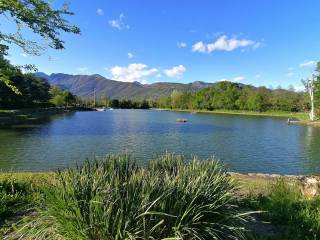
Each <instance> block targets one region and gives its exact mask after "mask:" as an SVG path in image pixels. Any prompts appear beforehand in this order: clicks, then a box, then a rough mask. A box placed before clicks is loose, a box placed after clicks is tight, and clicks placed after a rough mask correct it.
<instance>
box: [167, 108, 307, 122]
mask: <svg viewBox="0 0 320 240" xmlns="http://www.w3.org/2000/svg"><path fill="white" fill-rule="evenodd" d="M163 110H166V111H175V112H190V113H212V114H231V115H247V116H265V117H283V118H296V119H299V120H305V121H307V120H308V113H305V112H281V111H267V112H254V111H242V110H212V111H209V110H192V109H169V108H166V109H163Z"/></svg>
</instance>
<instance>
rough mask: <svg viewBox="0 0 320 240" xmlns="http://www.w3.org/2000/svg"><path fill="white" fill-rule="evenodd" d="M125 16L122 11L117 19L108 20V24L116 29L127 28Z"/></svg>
mask: <svg viewBox="0 0 320 240" xmlns="http://www.w3.org/2000/svg"><path fill="white" fill-rule="evenodd" d="M124 19H125V16H124V14H123V13H121V14H120V16H119V18H118V19H113V20H109V25H110V26H111V27H113V28H117V29H118V30H123V29H129V28H130V26H129V25H127V24H126V23H125V22H124Z"/></svg>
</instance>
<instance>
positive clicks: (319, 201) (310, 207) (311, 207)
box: [256, 180, 320, 240]
mask: <svg viewBox="0 0 320 240" xmlns="http://www.w3.org/2000/svg"><path fill="white" fill-rule="evenodd" d="M256 207H257V208H258V210H263V211H265V214H264V218H265V219H266V220H269V221H271V222H272V223H273V224H275V225H277V226H279V227H280V229H281V230H282V235H281V236H280V238H279V239H282V240H285V239H290V240H295V239H296V240H304V239H305V240H315V239H319V238H320V198H319V197H317V198H314V199H312V200H307V199H305V198H304V196H303V195H302V194H301V192H300V191H299V190H298V189H297V188H296V187H295V186H289V185H288V184H287V183H286V182H284V181H283V180H280V181H278V182H277V183H275V184H274V185H273V186H272V189H271V193H270V195H269V196H264V197H261V198H260V199H258V202H257V204H256Z"/></svg>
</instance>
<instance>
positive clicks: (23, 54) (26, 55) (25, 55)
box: [20, 53, 28, 57]
mask: <svg viewBox="0 0 320 240" xmlns="http://www.w3.org/2000/svg"><path fill="white" fill-rule="evenodd" d="M20 55H21V56H22V57H28V54H26V53H21V54H20Z"/></svg>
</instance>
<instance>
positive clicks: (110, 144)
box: [0, 110, 320, 174]
mask: <svg viewBox="0 0 320 240" xmlns="http://www.w3.org/2000/svg"><path fill="white" fill-rule="evenodd" d="M177 118H187V119H188V122H187V123H177V122H176V119H177ZM165 151H168V152H175V153H181V154H184V155H185V156H186V157H188V158H191V157H192V156H194V155H196V156H198V157H199V158H211V157H214V158H215V159H217V160H219V161H220V162H221V163H223V164H224V165H225V166H226V167H227V168H228V169H229V170H231V171H238V172H244V173H245V172H263V173H280V174H309V173H319V172H320V129H319V128H312V127H308V126H299V125H288V124H287V122H286V119H285V118H273V117H257V116H239V115H223V114H210V113H207V114H206V113H197V114H191V113H185V112H168V111H156V110H114V111H110V110H109V111H106V112H73V113H65V114H59V115H54V116H51V117H49V118H48V119H46V120H45V121H42V122H40V123H39V124H37V125H29V126H24V125H20V126H12V127H10V128H5V129H0V169H2V170H6V171H7V170H26V171H27V170H28V171H30V170H31V171H42V170H54V169H58V168H64V167H66V166H71V165H74V164H75V163H76V162H77V163H81V162H83V161H84V160H85V159H86V158H89V159H93V158H94V157H95V156H104V155H106V154H107V153H119V152H128V153H131V154H133V155H134V156H135V157H136V158H137V159H138V163H139V164H145V163H146V162H147V161H149V160H150V159H151V158H152V157H154V156H156V155H157V154H162V153H165Z"/></svg>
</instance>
